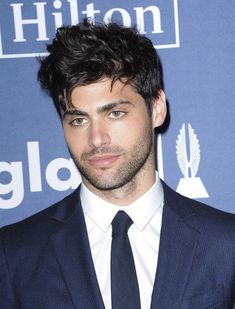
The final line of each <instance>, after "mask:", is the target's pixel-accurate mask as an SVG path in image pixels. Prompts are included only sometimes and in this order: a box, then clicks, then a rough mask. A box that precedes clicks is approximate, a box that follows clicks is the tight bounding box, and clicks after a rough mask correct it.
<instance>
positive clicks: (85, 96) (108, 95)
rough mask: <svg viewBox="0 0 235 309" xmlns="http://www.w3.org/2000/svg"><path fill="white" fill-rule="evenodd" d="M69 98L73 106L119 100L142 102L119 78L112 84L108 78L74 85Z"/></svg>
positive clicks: (78, 106)
mask: <svg viewBox="0 0 235 309" xmlns="http://www.w3.org/2000/svg"><path fill="white" fill-rule="evenodd" d="M70 99H71V103H72V105H73V107H75V108H76V107H77V108H89V107H92V106H96V107H98V106H100V105H102V104H107V103H111V102H116V101H120V100H125V101H130V102H132V103H138V104H139V103H140V102H143V103H144V99H143V98H142V97H141V96H140V95H139V94H138V92H137V91H136V90H135V89H134V88H133V87H132V86H131V85H125V84H124V83H122V82H121V81H119V80H118V81H116V82H115V83H114V84H113V85H112V82H111V80H110V79H103V80H100V81H98V82H96V83H92V84H89V85H85V86H78V87H75V88H74V89H73V91H72V93H71V98H70Z"/></svg>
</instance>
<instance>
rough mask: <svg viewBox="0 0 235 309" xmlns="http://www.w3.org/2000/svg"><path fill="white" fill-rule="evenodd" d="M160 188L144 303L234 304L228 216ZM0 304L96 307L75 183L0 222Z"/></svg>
mask: <svg viewBox="0 0 235 309" xmlns="http://www.w3.org/2000/svg"><path fill="white" fill-rule="evenodd" d="M163 188H164V209H163V219H162V230H161V238H160V248H159V259H158V266H157V271H156V278H155V284H154V288H153V294H152V305H151V308H152V309H155V308H156V309H173V308H174V309H189V308H197V309H206V308H207V309H208V308H210V309H212V308H214V309H215V308H216V309H219V308H220V309H226V308H235V216H234V215H231V214H226V213H223V212H221V211H219V210H216V209H213V208H211V207H208V206H205V205H203V204H201V203H198V202H195V201H193V200H190V199H187V198H185V197H182V196H181V195H179V194H177V193H176V192H174V191H172V190H171V189H170V188H169V187H167V186H166V185H165V184H163ZM104 267H105V265H104ZM0 308H1V309H13V308H23V309H52V308H53V309H60V308H61V309H69V308H73V309H74V308H79V309H104V304H103V301H102V296H101V293H100V290H99V286H98V282H97V278H96V274H95V269H94V265H93V261H92V257H91V251H90V247H89V241H88V235H87V230H86V225H85V220H84V215H83V211H82V208H81V202H80V198H79V188H78V189H77V190H75V191H74V192H73V193H72V194H71V195H69V196H68V197H66V198H65V199H64V200H62V201H60V202H59V203H57V204H55V205H53V206H52V207H49V208H48V209H46V210H43V211H42V212H40V213H38V214H36V215H34V216H32V217H30V218H27V219H25V220H23V221H21V222H19V223H16V224H13V225H10V226H7V227H4V228H2V229H0ZM123 309H128V308H123Z"/></svg>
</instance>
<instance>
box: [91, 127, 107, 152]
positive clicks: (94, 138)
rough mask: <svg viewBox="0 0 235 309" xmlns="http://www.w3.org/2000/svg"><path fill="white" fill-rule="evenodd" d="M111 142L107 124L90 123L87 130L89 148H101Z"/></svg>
mask: <svg viewBox="0 0 235 309" xmlns="http://www.w3.org/2000/svg"><path fill="white" fill-rule="evenodd" d="M110 142H111V138H110V132H109V129H108V126H107V124H105V123H104V122H102V121H96V122H92V124H91V125H90V128H89V146H90V147H95V148H98V147H101V146H104V145H108V144H110Z"/></svg>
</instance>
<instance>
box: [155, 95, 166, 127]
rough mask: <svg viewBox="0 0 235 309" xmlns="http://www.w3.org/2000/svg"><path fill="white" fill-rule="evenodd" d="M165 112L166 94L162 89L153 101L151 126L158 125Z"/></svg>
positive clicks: (161, 122)
mask: <svg viewBox="0 0 235 309" xmlns="http://www.w3.org/2000/svg"><path fill="white" fill-rule="evenodd" d="M166 114H167V106H166V95H165V93H164V91H163V90H160V91H159V95H158V98H157V99H155V100H154V102H153V112H152V125H153V128H157V127H160V126H161V125H162V124H163V123H164V121H165V119H166Z"/></svg>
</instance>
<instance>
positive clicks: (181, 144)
mask: <svg viewBox="0 0 235 309" xmlns="http://www.w3.org/2000/svg"><path fill="white" fill-rule="evenodd" d="M187 133H188V138H187V137H186V128H185V124H183V125H182V127H181V129H180V131H179V134H178V137H177V140H176V154H177V161H178V164H179V167H180V170H181V172H182V174H183V176H184V178H181V179H180V181H179V184H178V187H177V190H176V191H177V192H179V193H181V194H182V195H184V196H187V197H190V198H207V197H209V195H208V193H207V191H206V188H205V187H204V185H203V183H202V180H201V178H200V177H196V175H197V172H198V168H199V163H200V159H201V154H200V145H199V140H198V138H197V135H196V134H195V133H194V130H193V128H192V127H191V125H190V123H189V124H188V132H187ZM188 154H189V156H188ZM188 158H189V159H188Z"/></svg>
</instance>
